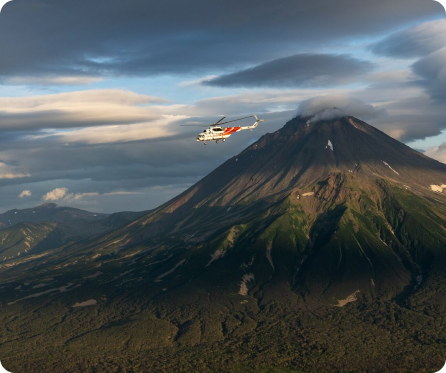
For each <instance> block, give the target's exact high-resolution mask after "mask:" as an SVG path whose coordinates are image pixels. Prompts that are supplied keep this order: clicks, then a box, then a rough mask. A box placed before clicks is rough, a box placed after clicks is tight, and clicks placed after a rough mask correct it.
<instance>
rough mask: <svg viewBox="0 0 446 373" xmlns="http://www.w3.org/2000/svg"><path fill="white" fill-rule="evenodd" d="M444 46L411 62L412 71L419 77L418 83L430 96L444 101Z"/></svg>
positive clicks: (445, 48) (445, 50) (445, 91)
mask: <svg viewBox="0 0 446 373" xmlns="http://www.w3.org/2000/svg"><path fill="white" fill-rule="evenodd" d="M445 61H446V47H444V48H442V49H440V50H438V51H436V52H433V53H432V54H430V55H429V56H427V57H424V58H422V59H421V60H419V61H417V62H415V63H414V64H413V66H412V67H413V71H414V72H415V73H416V74H417V75H418V76H419V77H420V78H421V80H420V81H419V83H420V84H421V85H422V86H423V87H425V88H426V91H427V92H428V93H429V94H430V95H431V97H432V98H434V99H435V100H438V101H440V102H443V103H444V102H445V101H446V65H445Z"/></svg>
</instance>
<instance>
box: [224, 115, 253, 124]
mask: <svg viewBox="0 0 446 373" xmlns="http://www.w3.org/2000/svg"><path fill="white" fill-rule="evenodd" d="M252 117H253V115H250V116H249V117H244V118H239V119H234V120H230V121H228V122H223V123H220V124H226V123H232V122H237V121H238V120H242V119H246V118H252Z"/></svg>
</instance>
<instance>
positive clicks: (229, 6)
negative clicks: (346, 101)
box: [0, 0, 441, 78]
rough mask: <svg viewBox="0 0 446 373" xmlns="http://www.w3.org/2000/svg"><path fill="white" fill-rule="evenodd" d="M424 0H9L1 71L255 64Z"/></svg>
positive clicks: (385, 27) (405, 11) (153, 70)
mask: <svg viewBox="0 0 446 373" xmlns="http://www.w3.org/2000/svg"><path fill="white" fill-rule="evenodd" d="M440 12H441V9H440V7H439V6H437V5H436V4H434V2H427V1H425V0H379V1H373V2H371V1H368V0H360V1H354V2H352V1H350V0H338V1H336V2H333V1H326V0H316V1H312V2H308V1H295V0H284V1H281V2H273V1H269V0H260V1H255V2H254V1H236V0H229V1H228V0H225V1H222V0H218V1H204V0H199V1H180V0H166V1H143V0H127V1H110V0H97V1H93V2H92V1H87V0H78V1H72V0H69V1H68V0H17V1H13V2H10V3H7V4H6V6H5V7H4V9H3V11H2V13H1V15H0V35H1V36H2V37H1V38H0V50H1V53H2V58H1V59H0V77H3V78H5V77H11V76H20V77H26V76H30V77H32V76H36V75H39V76H45V75H48V76H54V75H55V74H56V75H61V76H62V75H64V76H66V75H70V76H81V77H84V78H85V77H88V76H91V75H94V76H102V75H109V74H111V75H156V74H162V73H186V72H194V71H195V72H196V71H205V70H209V69H212V68H217V67H219V68H221V67H227V66H231V65H232V66H241V64H251V65H252V64H254V63H259V62H260V63H262V62H265V61H268V60H271V59H277V58H280V57H282V56H283V55H287V54H290V52H292V51H296V49H299V48H311V47H315V46H320V45H321V43H329V42H330V41H333V40H339V39H351V38H352V35H354V37H356V38H357V37H361V36H366V37H367V36H370V35H379V34H382V33H384V32H386V31H391V30H393V29H395V28H396V27H398V26H400V25H403V24H406V23H407V22H413V21H415V20H423V19H428V18H432V17H434V16H436V15H438V16H440V14H441V13H440Z"/></svg>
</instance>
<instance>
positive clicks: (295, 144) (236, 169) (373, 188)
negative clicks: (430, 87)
mask: <svg viewBox="0 0 446 373" xmlns="http://www.w3.org/2000/svg"><path fill="white" fill-rule="evenodd" d="M106 219H110V217H107V218H106ZM99 221H105V220H103V219H102V220H99ZM93 223H95V222H90V223H88V224H91V225H93ZM70 224H71V223H70ZM20 229H21V228H20ZM42 229H43V228H42ZM25 232H26V231H25ZM41 255H42V256H41V257H36V258H32V259H29V258H28V260H26V258H21V257H20V258H17V257H15V258H14V259H10V260H8V261H7V262H4V263H3V264H0V274H1V275H2V276H3V277H4V278H5V285H3V287H2V288H1V289H0V292H1V291H2V293H1V296H0V299H2V301H3V314H1V313H0V315H2V317H3V319H2V320H3V321H4V324H5V325H8V327H7V328H6V327H5V329H4V331H3V332H2V331H0V335H2V336H4V337H3V341H4V343H3V345H0V354H3V355H1V356H8V358H9V359H10V360H9V361H8V362H9V363H10V364H9V365H7V364H5V365H4V366H5V367H6V368H7V369H9V370H11V371H15V370H16V371H21V370H27V371H39V369H40V371H42V370H44V369H49V368H55V369H56V367H57V369H58V371H73V372H77V371H79V372H80V371H104V372H106V371H114V370H119V369H121V370H125V369H128V370H129V371H132V370H136V371H138V370H141V371H174V370H175V371H239V372H257V371H262V369H265V371H271V372H288V371H289V372H291V371H293V372H296V371H299V372H304V371H305V372H321V371H327V372H333V371H337V372H344V371H349V372H353V371H367V372H407V371H414V372H421V371H436V370H439V368H440V367H441V366H442V365H443V364H444V361H443V360H444V350H445V348H446V345H445V341H446V332H445V330H446V320H445V318H444V312H446V301H445V299H446V165H445V164H442V163H440V162H437V161H434V160H432V159H430V158H428V157H426V156H424V155H423V154H421V153H419V152H417V151H415V150H412V149H411V148H409V147H407V146H406V145H404V144H402V143H400V142H398V141H396V140H394V139H392V138H391V137H389V136H387V135H385V134H384V133H383V132H381V131H379V130H377V129H376V128H374V127H372V126H370V125H368V124H367V123H365V122H363V121H361V120H359V119H357V118H354V117H344V118H341V119H336V120H323V121H318V122H312V121H311V118H303V117H297V118H295V119H293V120H291V121H289V122H288V123H287V124H286V125H285V126H284V127H283V128H282V129H280V130H279V131H276V132H275V133H272V134H267V135H265V136H263V137H262V138H260V139H259V140H258V141H257V142H255V143H254V144H252V145H251V146H249V147H248V148H247V149H245V150H244V151H243V152H241V153H240V154H239V155H237V156H235V157H233V158H231V159H229V160H228V161H227V162H225V163H224V164H223V165H221V166H220V167H219V168H217V169H216V170H215V171H213V172H212V173H210V174H209V175H208V176H206V177H205V178H203V179H202V180H201V181H199V182H198V183H197V184H195V185H193V186H192V187H191V188H189V189H188V190H187V191H185V192H184V193H182V194H181V195H179V196H178V197H176V198H174V199H172V200H171V201H169V202H167V203H165V204H164V205H162V206H160V207H159V208H157V209H155V210H153V211H150V212H148V213H147V214H144V215H143V216H140V217H139V218H137V219H135V220H133V221H131V222H130V221H129V222H127V223H124V224H123V225H122V226H121V227H119V228H118V229H113V230H110V231H108V232H105V233H103V234H101V235H96V236H92V237H87V238H85V239H83V240H82V241H77V242H74V243H72V244H67V245H65V246H64V247H63V248H56V249H55V250H48V251H42V252H41ZM25 284H27V285H25ZM50 284H51V285H50ZM36 286H37V287H38V288H36ZM36 289H38V290H36ZM46 307H47V308H48V309H47V310H46V311H45V312H40V309H44V308H46ZM16 314H24V315H25V316H26V322H25V321H24V322H23V327H25V326H26V332H20V333H19V331H20V330H22V329H21V327H22V324H21V322H16V321H11V320H15V319H14V317H13V316H14V315H16ZM42 317H45V320H47V323H48V324H46V326H45V328H43V327H41V324H40V323H41V321H42ZM1 324H2V323H1V322H0V325H1ZM11 328H12V329H11ZM11 330H12V331H11ZM49 341H51V342H49ZM19 345H20V346H22V348H21V349H18V348H16V347H17V346H19ZM23 346H34V348H33V350H32V352H29V349H26V348H25V349H24V348H23ZM36 346H39V347H36ZM59 346H60V347H59ZM48 351H50V352H48ZM44 352H45V355H44V356H45V359H43V358H41V357H40V356H41V355H42V354H43V353H44ZM61 356H70V359H65V360H63V362H61V358H60V357H61ZM407 356H408V357H407ZM2 363H3V360H2ZM57 369H56V370H55V371H57Z"/></svg>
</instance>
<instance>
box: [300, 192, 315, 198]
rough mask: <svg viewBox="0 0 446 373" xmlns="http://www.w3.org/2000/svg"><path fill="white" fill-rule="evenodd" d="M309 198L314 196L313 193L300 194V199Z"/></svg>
mask: <svg viewBox="0 0 446 373" xmlns="http://www.w3.org/2000/svg"><path fill="white" fill-rule="evenodd" d="M310 196H314V192H310V193H304V194H302V197H310Z"/></svg>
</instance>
